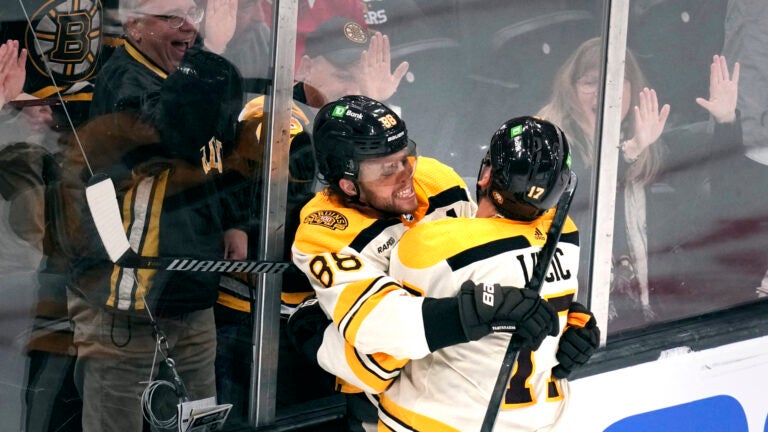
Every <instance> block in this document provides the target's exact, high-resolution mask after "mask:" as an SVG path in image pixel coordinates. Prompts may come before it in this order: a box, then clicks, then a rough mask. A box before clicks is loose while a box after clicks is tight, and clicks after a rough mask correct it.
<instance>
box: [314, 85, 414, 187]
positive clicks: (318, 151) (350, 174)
mask: <svg viewBox="0 0 768 432" xmlns="http://www.w3.org/2000/svg"><path fill="white" fill-rule="evenodd" d="M312 142H313V145H314V149H315V159H316V160H317V167H318V171H319V173H320V176H321V178H320V180H321V181H323V182H324V183H327V184H329V185H330V186H331V187H333V188H334V189H338V183H339V180H341V179H342V178H348V179H350V180H353V181H354V180H358V179H359V175H360V162H362V161H364V160H368V159H376V158H380V157H384V156H389V155H391V154H394V153H397V152H399V151H401V150H403V149H409V151H415V144H414V143H413V142H412V141H411V140H409V139H408V130H407V129H406V126H405V123H404V122H403V120H402V119H400V117H399V116H398V115H397V114H396V113H395V112H394V111H392V110H391V109H390V108H389V107H387V106H386V105H384V104H383V103H381V102H379V101H377V100H374V99H371V98H369V97H366V96H344V97H342V98H340V99H338V100H336V101H333V102H330V103H328V104H326V105H325V106H323V107H322V108H320V111H319V112H318V113H317V116H316V117H315V122H314V126H313V129H312Z"/></svg>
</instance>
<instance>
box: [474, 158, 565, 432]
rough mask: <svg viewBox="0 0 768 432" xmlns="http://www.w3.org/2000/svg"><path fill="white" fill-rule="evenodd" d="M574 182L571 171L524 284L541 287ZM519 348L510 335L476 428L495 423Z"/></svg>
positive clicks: (486, 429) (487, 431)
mask: <svg viewBox="0 0 768 432" xmlns="http://www.w3.org/2000/svg"><path fill="white" fill-rule="evenodd" d="M577 183H578V179H577V178H576V174H574V173H571V178H570V180H569V182H568V187H567V188H566V190H565V191H564V192H563V195H562V196H561V197H560V200H558V202H557V208H556V209H555V215H554V216H553V217H552V224H551V225H550V226H549V230H547V240H546V242H545V243H544V246H542V248H541V250H540V251H539V253H538V255H537V256H538V258H537V260H536V266H535V267H534V269H533V273H532V275H531V279H530V281H529V282H528V287H527V288H529V289H532V290H534V291H536V292H539V290H541V284H542V281H543V280H544V276H545V275H546V273H547V270H548V269H549V263H550V262H552V256H553V255H554V254H555V250H556V249H557V243H558V242H559V241H560V234H561V233H562V231H563V225H564V224H565V220H566V218H567V217H568V211H569V210H570V208H571V202H572V201H573V194H574V192H575V191H576V185H577ZM521 348H522V342H521V341H520V340H519V339H517V338H511V339H510V341H509V345H507V351H506V352H505V353H504V359H503V360H502V362H501V367H500V368H499V374H498V375H497V377H496V383H495V384H494V386H493V393H491V398H490V400H489V401H488V409H487V410H486V411H485V417H484V418H483V424H482V426H481V428H480V431H481V432H491V431H492V430H493V425H494V424H495V423H496V417H497V416H498V415H499V410H500V409H501V400H502V399H503V398H504V391H505V390H506V388H507V381H508V380H509V376H510V375H511V374H512V369H513V367H514V366H515V363H516V362H517V356H518V354H519V353H520V349H521Z"/></svg>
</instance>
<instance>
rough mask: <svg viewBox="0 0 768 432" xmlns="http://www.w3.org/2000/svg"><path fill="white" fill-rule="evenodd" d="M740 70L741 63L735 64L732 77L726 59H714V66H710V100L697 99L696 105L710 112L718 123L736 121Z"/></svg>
mask: <svg viewBox="0 0 768 432" xmlns="http://www.w3.org/2000/svg"><path fill="white" fill-rule="evenodd" d="M739 70H740V65H739V63H735V64H734V65H733V75H731V74H730V73H729V72H728V62H727V61H726V60H725V57H723V56H719V55H714V56H713V57H712V64H711V65H710V66H709V99H704V98H700V97H699V98H696V103H697V104H699V105H701V106H702V107H703V108H704V109H706V110H707V111H709V113H710V114H711V115H712V117H714V119H715V121H716V122H718V123H729V122H732V121H733V120H735V119H736V101H737V99H738V97H739Z"/></svg>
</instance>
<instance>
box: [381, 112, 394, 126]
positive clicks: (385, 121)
mask: <svg viewBox="0 0 768 432" xmlns="http://www.w3.org/2000/svg"><path fill="white" fill-rule="evenodd" d="M379 121H380V122H381V124H382V125H384V127H385V128H387V129H391V128H393V127H395V126H397V120H395V118H394V117H392V114H387V115H385V116H383V117H380V118H379Z"/></svg>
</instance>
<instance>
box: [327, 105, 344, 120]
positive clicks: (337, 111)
mask: <svg viewBox="0 0 768 432" xmlns="http://www.w3.org/2000/svg"><path fill="white" fill-rule="evenodd" d="M346 112H347V107H345V106H344V105H336V106H335V107H333V112H332V113H331V116H332V117H344V113H346Z"/></svg>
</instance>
